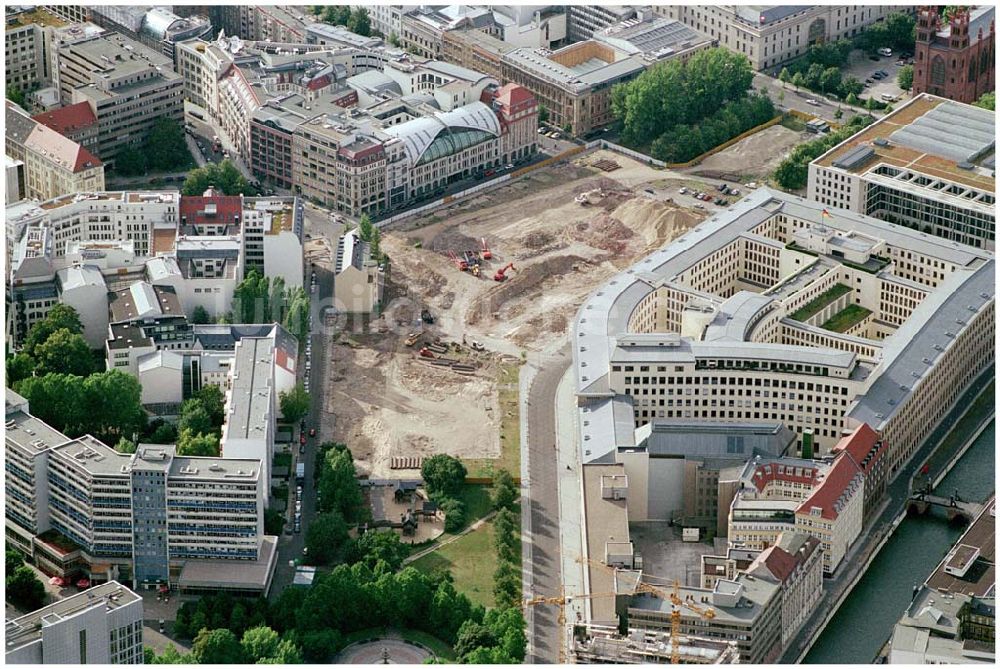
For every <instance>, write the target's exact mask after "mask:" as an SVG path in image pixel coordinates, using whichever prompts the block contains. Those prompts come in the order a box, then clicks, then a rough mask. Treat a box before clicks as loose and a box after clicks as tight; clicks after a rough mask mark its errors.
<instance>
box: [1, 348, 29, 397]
mask: <svg viewBox="0 0 1000 669" xmlns="http://www.w3.org/2000/svg"><path fill="white" fill-rule="evenodd" d="M6 367H7V385H8V386H10V387H11V388H13V387H14V385H15V384H17V383H18V382H20V381H23V380H24V379H26V378H28V377H29V376H31V375H32V374H34V373H35V359H34V358H32V357H31V356H30V355H28V354H27V353H17V354H15V355H13V356H11V357H9V358H7V364H6Z"/></svg>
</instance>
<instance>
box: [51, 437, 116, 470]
mask: <svg viewBox="0 0 1000 669" xmlns="http://www.w3.org/2000/svg"><path fill="white" fill-rule="evenodd" d="M51 452H52V457H61V458H63V459H65V460H68V461H70V462H73V463H74V464H76V465H77V466H79V467H82V468H83V469H85V470H86V471H87V472H88V473H89V474H90V475H91V476H113V477H125V476H128V475H129V474H128V466H129V463H130V461H131V460H132V456H131V455H128V454H126V453H119V452H118V451H116V450H115V449H113V448H111V447H110V446H108V445H107V444H104V443H102V442H100V441H98V440H97V439H95V438H94V437H92V436H90V435H86V436H83V437H80V438H79V439H73V440H72V441H67V442H64V443H62V444H59V445H58V446H54V447H53V448H52V451H51Z"/></svg>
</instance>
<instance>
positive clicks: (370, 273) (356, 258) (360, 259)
mask: <svg viewBox="0 0 1000 669" xmlns="http://www.w3.org/2000/svg"><path fill="white" fill-rule="evenodd" d="M334 273H335V276H334V281H333V299H334V302H335V306H336V308H337V310H338V311H343V312H345V313H371V312H372V311H373V310H375V309H376V308H377V307H378V305H379V304H381V302H382V294H383V291H384V290H385V276H384V274H383V273H382V271H381V270H380V269H379V266H378V262H377V261H376V260H375V259H374V258H372V255H371V245H370V244H369V243H368V242H365V241H362V240H361V237H360V236H358V231H357V229H354V230H350V231H349V232H347V233H345V234H343V235H341V236H340V239H339V240H338V241H337V255H336V258H335V260H334Z"/></svg>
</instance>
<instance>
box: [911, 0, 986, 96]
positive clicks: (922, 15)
mask: <svg viewBox="0 0 1000 669" xmlns="http://www.w3.org/2000/svg"><path fill="white" fill-rule="evenodd" d="M995 16H996V8H995V7H993V6H990V5H985V6H981V7H975V8H971V9H970V8H968V7H963V8H961V9H958V10H957V11H955V12H953V13H952V15H951V17H950V19H949V21H948V25H946V26H942V25H941V24H942V21H941V17H940V16H939V15H938V8H936V7H921V8H920V9H919V10H918V11H917V49H916V55H915V56H914V65H913V93H914V94H920V93H931V94H932V95H939V96H942V97H945V98H949V99H951V100H956V101H958V102H967V103H971V102H975V101H976V100H978V99H979V98H980V97H981V96H982V95H983V94H984V93H989V92H990V91H992V90H994V89H995V88H996V58H995V55H994V45H995V43H996V19H995Z"/></svg>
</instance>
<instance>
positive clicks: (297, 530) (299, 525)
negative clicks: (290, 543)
mask: <svg viewBox="0 0 1000 669" xmlns="http://www.w3.org/2000/svg"><path fill="white" fill-rule="evenodd" d="M300 532H302V523H295V534H299V533H300Z"/></svg>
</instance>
